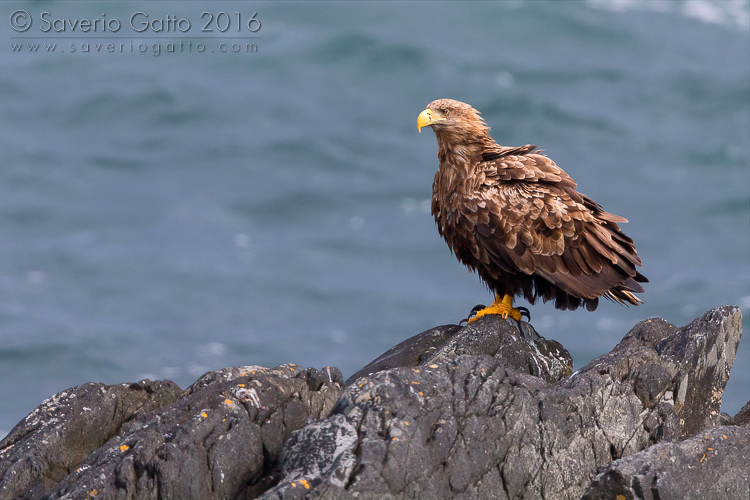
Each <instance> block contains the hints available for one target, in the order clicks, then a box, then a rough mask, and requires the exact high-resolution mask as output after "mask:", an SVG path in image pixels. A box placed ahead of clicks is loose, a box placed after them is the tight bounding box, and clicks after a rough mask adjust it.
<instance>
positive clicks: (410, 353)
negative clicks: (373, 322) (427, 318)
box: [345, 325, 461, 386]
mask: <svg viewBox="0 0 750 500" xmlns="http://www.w3.org/2000/svg"><path fill="white" fill-rule="evenodd" d="M460 329H461V327H460V326H459V325H443V326H436V327H435V328H430V329H429V330H427V331H425V332H422V333H420V334H418V335H415V336H413V337H410V338H408V339H406V340H404V341H403V342H401V343H400V344H398V345H397V346H395V347H391V348H390V349H388V350H387V351H386V352H384V353H383V354H381V355H380V356H378V357H377V358H375V359H374V360H373V361H371V362H370V363H368V364H367V366H365V367H364V368H362V369H361V370H359V371H358V372H356V373H355V374H354V375H352V376H351V377H349V378H348V379H347V380H346V382H345V385H347V386H348V385H350V384H351V383H352V382H354V381H355V380H357V379H358V378H359V377H364V376H367V375H370V374H372V373H375V372H379V371H383V370H387V369H388V368H396V367H399V366H406V367H410V366H417V365H418V364H420V363H421V362H422V361H423V360H424V358H425V356H428V355H430V354H432V353H433V352H435V350H436V349H437V348H438V347H439V346H441V345H443V344H444V343H445V341H446V340H448V339H449V338H450V337H451V335H453V334H454V333H456V332H457V331H458V330H460Z"/></svg>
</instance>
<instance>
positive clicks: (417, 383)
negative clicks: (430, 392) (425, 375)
mask: <svg viewBox="0 0 750 500" xmlns="http://www.w3.org/2000/svg"><path fill="white" fill-rule="evenodd" d="M411 383H412V384H414V385H419V382H416V381H414V380H412V382H411Z"/></svg>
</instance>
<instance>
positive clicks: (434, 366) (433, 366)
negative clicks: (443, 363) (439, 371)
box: [430, 365, 438, 368]
mask: <svg viewBox="0 0 750 500" xmlns="http://www.w3.org/2000/svg"><path fill="white" fill-rule="evenodd" d="M437 367H438V365H430V368H437Z"/></svg>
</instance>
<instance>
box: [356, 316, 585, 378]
mask: <svg viewBox="0 0 750 500" xmlns="http://www.w3.org/2000/svg"><path fill="white" fill-rule="evenodd" d="M462 354H470V355H473V356H479V355H482V354H487V355H490V356H495V357H498V358H503V359H505V360H506V361H507V362H508V363H510V366H511V367H512V368H515V369H516V370H518V371H521V372H524V373H529V374H531V375H536V376H538V377H541V378H543V379H545V380H547V381H550V382H556V381H558V380H560V379H562V378H564V377H567V376H569V375H570V374H571V373H572V372H573V359H572V358H571V356H570V353H569V352H568V351H567V350H566V349H565V348H563V346H562V345H560V343H558V342H557V341H555V340H547V339H545V338H544V337H542V336H540V335H539V334H538V333H537V332H536V330H534V327H532V326H531V325H530V324H528V323H527V322H525V321H523V322H518V321H514V320H512V319H507V320H504V319H502V318H501V317H500V316H497V315H488V316H484V317H482V318H481V319H479V320H477V321H474V322H472V323H469V324H468V325H466V326H459V325H444V326H438V327H436V328H432V329H430V330H427V331H425V332H422V333H420V334H419V335H415V336H414V337H411V338H409V339H407V340H405V341H403V342H401V343H400V344H399V345H397V346H396V347H393V348H391V349H390V350H388V351H386V352H385V353H383V354H381V355H380V356H379V357H378V358H377V359H375V360H374V361H372V362H371V363H369V364H368V365H367V366H365V367H364V368H362V369H361V370H359V371H358V372H357V373H355V374H354V375H352V376H351V377H349V379H348V380H347V381H346V385H347V386H348V385H351V384H352V383H353V382H354V381H355V380H357V379H358V378H359V377H362V376H367V375H370V374H372V373H377V372H379V371H382V370H386V369H389V368H396V367H406V368H411V367H415V366H419V365H422V366H424V365H429V364H431V363H434V362H436V361H439V360H443V359H454V358H456V357H458V356H460V355H462Z"/></svg>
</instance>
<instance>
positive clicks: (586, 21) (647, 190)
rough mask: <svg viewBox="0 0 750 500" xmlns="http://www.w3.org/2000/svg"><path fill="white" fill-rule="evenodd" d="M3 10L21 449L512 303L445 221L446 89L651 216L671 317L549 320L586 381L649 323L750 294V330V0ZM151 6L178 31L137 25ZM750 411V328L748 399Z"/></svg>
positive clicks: (588, 188)
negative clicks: (111, 404) (134, 399)
mask: <svg viewBox="0 0 750 500" xmlns="http://www.w3.org/2000/svg"><path fill="white" fill-rule="evenodd" d="M19 10H23V11H26V13H27V14H28V18H24V15H25V14H23V13H21V14H19V13H18V11H19ZM0 11H1V12H0V26H1V27H0V34H1V35H0V36H2V38H3V48H2V49H0V96H2V97H1V98H0V151H1V153H0V158H1V160H0V403H1V404H0V436H2V435H4V434H5V433H6V432H7V431H9V430H10V429H11V428H12V426H13V425H14V424H15V423H16V422H17V421H19V420H20V419H21V418H23V417H24V416H25V415H26V414H27V413H28V412H30V411H31V410H32V409H33V408H34V407H35V406H36V405H37V404H39V403H40V402H41V401H42V400H43V399H44V398H46V397H48V396H50V395H51V394H53V393H55V392H58V391H60V390H62V389H65V388H67V387H70V386H73V385H77V384H81V383H84V382H89V381H101V382H105V383H118V382H123V381H136V380H139V379H142V378H146V377H149V378H169V379H172V380H174V381H176V382H177V383H179V384H180V385H181V386H183V387H184V386H186V385H187V384H189V383H191V382H192V381H193V380H195V379H196V378H197V377H198V376H200V375H201V374H202V373H203V372H205V371H208V370H214V369H220V368H222V367H225V366H231V365H248V364H259V365H265V366H274V365H277V364H281V363H285V362H294V363H297V364H299V365H305V366H314V367H318V368H320V367H323V366H325V365H333V366H338V367H339V368H341V370H342V371H343V372H344V375H345V376H348V375H349V374H351V373H352V372H354V371H355V370H356V369H358V368H360V367H361V366H362V365H364V364H365V363H367V362H368V361H370V360H371V359H372V358H374V357H375V356H377V355H378V354H380V353H381V352H382V351H384V350H386V349H387V348H389V347H391V346H392V345H394V344H396V343H398V342H400V341H402V340H403V339H405V338H407V337H409V336H412V335H415V334H417V333H419V332H421V331H423V330H425V329H427V328H430V327H432V326H435V325H439V324H445V323H451V322H457V321H459V320H460V319H462V318H464V317H465V316H466V315H467V314H468V312H469V310H470V309H471V308H472V306H474V305H475V304H477V303H487V302H488V301H490V300H491V297H490V296H489V294H488V292H487V291H486V290H485V288H484V287H483V285H482V284H481V283H480V282H479V280H478V278H477V277H476V276H475V275H472V274H470V273H468V272H467V271H466V269H465V268H464V267H463V266H461V265H460V264H459V263H458V262H457V261H456V260H455V258H454V257H453V256H452V255H451V254H450V253H449V251H448V248H447V246H446V245H445V243H444V242H443V241H442V240H441V239H440V237H439V236H438V234H437V231H436V229H435V225H434V222H433V220H432V218H431V216H430V214H429V202H428V200H429V198H430V195H431V184H432V177H433V174H434V171H435V169H436V167H437V156H436V152H437V150H436V143H435V138H434V135H433V134H432V132H431V131H430V130H429V129H428V130H426V133H422V134H421V135H420V134H418V133H417V129H416V117H417V114H418V113H419V112H420V111H421V110H422V109H424V106H425V105H426V104H427V103H428V102H430V101H432V100H433V99H436V98H441V97H451V98H455V99H459V100H463V101H466V102H469V103H471V104H472V105H474V106H475V107H476V108H478V109H479V110H480V111H482V112H483V114H484V117H485V118H486V120H487V122H488V123H489V125H490V126H492V128H493V132H492V133H493V136H494V137H495V139H496V140H498V142H500V143H502V144H508V145H521V144H526V143H534V144H537V145H538V146H539V147H540V148H542V149H544V150H545V151H546V153H547V154H548V155H550V156H551V157H552V158H554V159H555V160H556V161H557V163H558V164H559V165H560V166H561V167H562V168H564V169H565V170H566V171H567V172H568V173H570V174H571V175H572V176H573V177H574V178H575V179H576V180H577V181H578V184H579V188H580V190H581V191H582V192H584V193H586V194H588V195H589V196H591V197H592V198H594V199H595V200H597V201H598V202H599V203H601V204H602V205H603V206H604V207H605V209H607V210H608V211H610V212H613V213H616V214H620V215H623V216H625V217H627V218H628V219H629V220H630V223H629V224H626V225H625V227H624V229H625V231H626V232H627V233H628V234H629V235H630V236H632V237H633V238H634V239H635V240H636V242H637V247H638V250H639V254H640V255H641V257H642V259H643V262H644V265H645V268H644V273H645V274H646V275H647V276H648V277H649V278H650V280H651V282H650V283H649V284H648V285H647V286H646V293H645V294H644V295H643V299H644V300H645V304H643V305H642V306H640V307H630V308H626V307H621V306H618V305H615V304H612V303H609V302H606V301H605V302H604V303H602V304H601V305H600V307H599V309H598V310H597V311H596V312H594V313H588V312H585V311H575V312H563V311H556V310H555V309H554V308H553V307H552V306H551V305H550V304H546V305H535V306H533V307H532V319H533V324H534V325H535V327H536V328H537V329H538V330H539V331H540V333H542V334H543V335H545V336H547V337H552V338H555V339H557V340H559V341H560V342H562V343H563V344H564V345H565V346H566V347H567V348H568V349H569V350H570V351H571V353H572V354H573V357H574V360H575V363H576V366H577V367H580V366H583V365H584V364H586V363H587V362H588V361H590V360H591V359H593V358H594V357H596V356H598V355H600V354H603V353H606V352H608V351H609V350H610V349H612V347H613V346H614V345H615V344H616V343H617V342H618V341H619V340H620V339H621V338H622V336H623V335H624V334H625V333H626V332H627V331H628V330H629V329H630V328H631V327H632V325H634V324H635V323H637V322H638V321H640V320H642V319H645V318H648V317H654V316H660V317H663V318H665V319H667V320H668V321H670V322H672V323H674V324H677V325H682V324H686V323H688V322H690V321H691V320H692V319H693V318H695V317H696V316H699V315H701V314H702V313H704V312H705V311H707V310H708V309H710V308H713V307H716V306H720V305H723V304H736V305H739V306H740V307H741V308H742V311H743V314H744V316H745V319H744V322H743V325H744V328H745V330H746V331H747V328H748V318H750V8H749V6H748V1H747V0H738V1H734V0H691V1H656V0H654V1H651V0H647V1H635V0H618V1H605V0H591V1H580V2H554V3H552V2H543V1H536V2H514V1H509V2H503V3H487V2H479V3H468V4H467V3H461V2H447V3H442V2H439V3H428V2H420V3H402V2H383V3H378V2H372V3H345V2H320V3H293V2H282V3H270V2H243V1H235V2H209V1H191V2H170V1H163V2H140V3H139V2H106V3H104V2H93V1H60V2H15V1H4V2H2V5H0ZM45 12H46V13H47V14H46V15H44V16H43V13H45ZM137 12H142V13H143V14H144V15H146V16H148V18H145V17H144V16H140V18H138V17H137V18H136V20H135V22H136V25H135V28H137V29H141V27H142V24H139V21H144V20H146V19H147V20H149V21H154V20H156V21H159V22H161V24H162V29H163V30H164V31H158V28H159V26H158V24H154V25H149V27H148V28H147V29H146V31H145V32H136V31H134V30H133V27H131V26H130V25H129V22H130V18H131V16H132V15H133V14H134V13H137ZM203 12H208V13H209V15H208V16H206V15H204V14H203ZM237 12H239V19H240V21H242V22H243V23H245V24H244V26H242V27H241V30H240V31H239V32H238V31H236V27H237V24H236V21H237V14H236V13H237ZM222 13H226V14H222ZM255 13H257V14H256V18H255V19H257V20H258V21H260V23H261V24H260V28H259V29H257V28H258V26H259V25H258V24H256V23H255V22H253V23H251V24H250V25H248V24H247V21H248V20H250V19H252V16H253V14H255ZM170 16H173V17H174V18H175V19H186V20H188V21H190V28H189V29H188V30H186V31H185V32H182V31H179V27H176V26H171V28H174V29H172V30H171V31H170V30H169V28H170V24H169V19H170ZM210 18H212V19H213V20H214V22H213V23H212V24H211V25H210V26H209V27H212V28H213V29H214V31H213V32H212V33H209V32H201V29H202V28H203V26H204V24H205V23H206V22H207V21H209V20H210ZM82 19H87V20H89V22H91V24H92V26H95V27H97V28H99V29H97V30H96V31H94V30H91V29H90V30H89V31H88V32H83V31H81V29H80V28H81V25H80V24H75V21H80V20H82ZM112 19H116V20H118V21H119V22H120V24H121V27H120V29H119V31H114V30H109V28H111V26H109V27H107V28H108V29H107V30H102V29H101V28H102V26H103V25H104V21H105V20H106V21H108V22H111V20H112ZM45 20H46V22H45ZM57 20H62V21H61V22H58V21H57ZM96 20H99V22H98V24H94V21H96ZM28 21H31V25H30V27H29V26H27V25H24V24H23V23H24V22H28ZM219 22H222V23H224V24H221V25H220V24H219ZM11 23H16V24H14V25H13V26H15V28H16V29H14V28H13V26H12V25H11ZM53 23H56V24H53ZM66 23H67V24H66ZM227 23H228V24H227ZM175 24H176V23H175ZM55 26H57V29H60V28H63V27H65V28H66V29H65V31H56V28H55ZM73 27H75V29H73ZM181 27H182V28H186V27H187V25H185V24H184V23H182V25H181ZM225 27H228V28H229V29H228V30H227V32H226V33H224V34H222V33H221V31H220V29H224V28H225ZM27 28H28V29H27ZM45 28H46V29H48V31H44V29H45ZM250 28H252V29H254V30H256V31H250ZM16 30H18V31H16ZM24 30H25V31H24ZM206 35H211V36H215V38H201V37H202V36H204V37H205V36H206ZM22 36H24V37H34V38H19V37H22ZM229 36H257V37H260V38H228V37H229ZM61 37H75V38H71V39H62V38H61ZM147 37H148V38H147ZM222 37H223V38H222ZM35 43H36V44H39V45H38V48H37V50H36V51H35V50H34V49H33V44H35ZM170 43H171V44H172V45H171V48H172V49H173V50H174V51H169V44H170ZM180 43H182V45H181V46H180ZM222 43H224V44H225V45H223V46H222V45H220V44H222ZM234 43H236V44H237V45H236V46H234V47H233V46H232V44H234ZM53 44H55V46H54V50H53V47H52V45H53ZM107 44H111V45H112V50H111V51H109V49H108V47H107ZM97 46H98V49H97ZM222 48H223V50H226V52H221V50H222ZM235 48H239V49H240V50H239V52H233V50H234V49H235ZM142 49H144V50H143V51H141V50H142ZM180 49H181V51H180ZM157 54H158V55H157ZM522 304H523V303H522ZM748 399H750V339H747V338H746V339H744V341H743V343H742V344H741V346H740V350H739V353H738V356H737V362H736V363H735V366H734V369H733V371H732V378H731V380H730V383H729V386H728V388H727V390H726V392H725V399H724V406H723V409H724V411H727V412H729V413H731V414H734V413H735V412H736V411H737V410H739V408H740V407H741V406H742V405H743V404H744V403H745V402H747V401H748Z"/></svg>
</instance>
